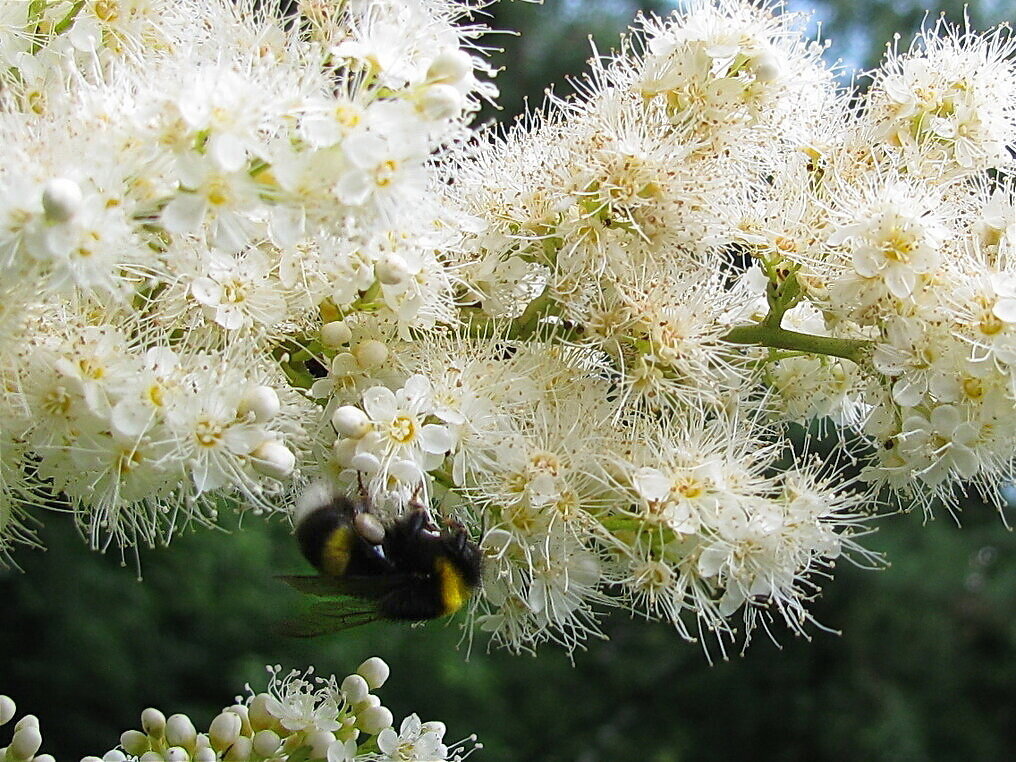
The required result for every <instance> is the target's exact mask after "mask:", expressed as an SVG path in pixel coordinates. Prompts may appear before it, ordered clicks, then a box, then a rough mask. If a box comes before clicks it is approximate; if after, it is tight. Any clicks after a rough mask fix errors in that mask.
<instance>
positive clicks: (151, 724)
mask: <svg viewBox="0 0 1016 762" xmlns="http://www.w3.org/2000/svg"><path fill="white" fill-rule="evenodd" d="M141 729H142V730H144V731H145V732H146V733H147V734H148V735H150V736H151V737H152V738H162V734H163V733H164V732H165V730H166V715H164V714H163V713H162V712H160V711H159V710H158V709H155V708H154V707H148V709H146V710H145V711H143V712H142V713H141Z"/></svg>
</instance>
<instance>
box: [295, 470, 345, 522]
mask: <svg viewBox="0 0 1016 762" xmlns="http://www.w3.org/2000/svg"><path fill="white" fill-rule="evenodd" d="M336 494H337V493H336V492H335V489H334V488H333V487H332V485H331V484H329V483H328V482H326V481H324V480H320V481H316V482H311V483H310V484H308V485H307V488H306V489H305V490H304V491H303V493H302V494H301V495H300V497H298V498H297V499H296V502H295V503H294V505H293V524H299V523H300V522H301V521H303V520H304V518H305V517H306V516H307V514H309V513H311V512H312V511H314V510H315V509H316V508H320V507H321V506H323V505H327V504H328V503H330V502H331V501H332V500H333V499H334V498H335V496H336Z"/></svg>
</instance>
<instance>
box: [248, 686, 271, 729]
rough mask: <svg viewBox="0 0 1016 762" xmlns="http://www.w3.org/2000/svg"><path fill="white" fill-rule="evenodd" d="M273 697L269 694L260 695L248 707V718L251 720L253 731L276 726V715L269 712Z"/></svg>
mask: <svg viewBox="0 0 1016 762" xmlns="http://www.w3.org/2000/svg"><path fill="white" fill-rule="evenodd" d="M271 700H272V697H271V696H269V695H268V694H267V693H259V694H258V695H257V696H255V697H254V698H253V699H252V700H251V702H250V706H248V707H247V716H248V717H249V718H250V726H251V729H252V730H265V729H267V728H271V727H274V726H275V715H274V714H272V713H271V712H269V711H268V707H269V705H270V703H271Z"/></svg>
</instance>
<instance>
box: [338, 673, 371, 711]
mask: <svg viewBox="0 0 1016 762" xmlns="http://www.w3.org/2000/svg"><path fill="white" fill-rule="evenodd" d="M369 693H370V686H368V685H367V681H366V680H364V679H363V678H362V677H361V676H360V675H350V676H349V677H347V678H346V679H345V680H343V681H342V696H343V698H345V699H346V701H348V702H349V703H350V704H359V703H360V702H361V701H363V700H364V699H365V698H367V696H368V694H369Z"/></svg>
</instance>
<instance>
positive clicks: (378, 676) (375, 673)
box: [356, 656, 392, 691]
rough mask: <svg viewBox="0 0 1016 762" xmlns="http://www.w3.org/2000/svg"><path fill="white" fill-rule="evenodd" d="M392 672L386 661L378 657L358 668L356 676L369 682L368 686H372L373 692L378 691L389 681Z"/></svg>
mask: <svg viewBox="0 0 1016 762" xmlns="http://www.w3.org/2000/svg"><path fill="white" fill-rule="evenodd" d="M391 672H392V671H391V669H389V668H388V664H387V663H386V662H385V660H384V659H382V658H380V657H378V656H372V657H370V658H369V659H367V660H366V661H365V662H364V663H363V664H361V665H360V666H359V667H357V668H356V674H358V675H360V676H361V677H362V678H363V679H364V680H366V681H367V685H368V686H370V689H371V690H372V691H376V690H377V689H378V688H380V687H381V686H382V685H384V684H385V683H386V682H387V681H388V676H389V675H390V674H391Z"/></svg>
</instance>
